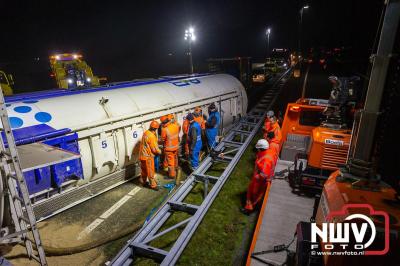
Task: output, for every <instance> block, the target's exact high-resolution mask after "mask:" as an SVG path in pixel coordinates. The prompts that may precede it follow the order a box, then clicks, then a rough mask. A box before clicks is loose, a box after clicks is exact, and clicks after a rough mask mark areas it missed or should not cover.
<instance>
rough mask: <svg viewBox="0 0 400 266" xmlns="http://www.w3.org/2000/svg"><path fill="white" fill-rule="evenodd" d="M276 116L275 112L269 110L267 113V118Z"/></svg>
mask: <svg viewBox="0 0 400 266" xmlns="http://www.w3.org/2000/svg"><path fill="white" fill-rule="evenodd" d="M274 115H275V113H274V111H272V110H269V111H268V112H267V117H273V116H274Z"/></svg>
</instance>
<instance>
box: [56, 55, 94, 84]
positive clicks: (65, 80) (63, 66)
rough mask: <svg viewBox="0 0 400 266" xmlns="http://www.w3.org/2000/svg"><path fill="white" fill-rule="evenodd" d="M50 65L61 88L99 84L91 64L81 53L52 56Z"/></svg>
mask: <svg viewBox="0 0 400 266" xmlns="http://www.w3.org/2000/svg"><path fill="white" fill-rule="evenodd" d="M50 67H51V70H52V74H51V76H53V77H54V78H55V80H56V82H57V86H58V87H59V88H61V89H79V88H85V87H93V86H99V85H100V81H99V78H98V77H97V76H94V75H93V72H92V69H91V68H90V66H89V65H88V64H87V63H86V62H85V61H83V60H82V55H80V54H57V55H53V56H50Z"/></svg>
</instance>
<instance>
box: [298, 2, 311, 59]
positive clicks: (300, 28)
mask: <svg viewBox="0 0 400 266" xmlns="http://www.w3.org/2000/svg"><path fill="white" fill-rule="evenodd" d="M309 7H310V6H309V5H305V6H303V7H302V8H300V22H299V49H298V50H299V54H300V53H301V33H302V25H303V12H304V10H306V9H308V8H309Z"/></svg>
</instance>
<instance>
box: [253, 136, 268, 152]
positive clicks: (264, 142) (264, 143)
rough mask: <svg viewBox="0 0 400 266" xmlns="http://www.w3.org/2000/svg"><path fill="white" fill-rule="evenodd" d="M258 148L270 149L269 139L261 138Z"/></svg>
mask: <svg viewBox="0 0 400 266" xmlns="http://www.w3.org/2000/svg"><path fill="white" fill-rule="evenodd" d="M256 149H263V150H268V149H269V143H268V141H267V140H265V139H259V140H258V141H257V144H256Z"/></svg>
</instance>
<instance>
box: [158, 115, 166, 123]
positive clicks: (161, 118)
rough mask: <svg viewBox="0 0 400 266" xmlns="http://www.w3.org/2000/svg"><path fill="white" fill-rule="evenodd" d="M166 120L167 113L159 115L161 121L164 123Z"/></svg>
mask: <svg viewBox="0 0 400 266" xmlns="http://www.w3.org/2000/svg"><path fill="white" fill-rule="evenodd" d="M167 120H168V115H163V116H162V117H160V121H161V123H164V122H166V121H167Z"/></svg>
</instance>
